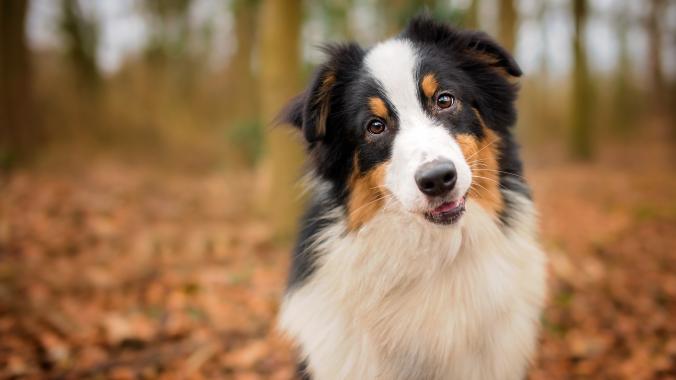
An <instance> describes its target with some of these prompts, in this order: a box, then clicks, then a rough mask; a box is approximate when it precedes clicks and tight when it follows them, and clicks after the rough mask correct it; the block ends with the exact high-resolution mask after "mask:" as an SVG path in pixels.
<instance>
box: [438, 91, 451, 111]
mask: <svg viewBox="0 0 676 380" xmlns="http://www.w3.org/2000/svg"><path fill="white" fill-rule="evenodd" d="M454 103H455V98H454V97H453V95H451V94H449V93H448V92H442V93H441V94H439V95H438V96H437V107H439V108H442V109H446V108H448V107H450V106H452V105H453V104H454Z"/></svg>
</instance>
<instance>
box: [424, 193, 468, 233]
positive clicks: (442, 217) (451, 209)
mask: <svg viewBox="0 0 676 380" xmlns="http://www.w3.org/2000/svg"><path fill="white" fill-rule="evenodd" d="M465 198H466V197H465V196H462V197H459V198H457V199H454V200H450V201H445V202H443V203H441V204H440V205H439V206H436V207H434V208H432V209H430V210H428V211H426V212H425V213H424V214H423V215H424V216H425V219H426V220H427V221H429V222H432V223H434V224H438V225H442V226H450V225H453V224H456V223H457V222H458V221H459V220H460V218H462V216H463V214H464V213H465V200H466V199H465Z"/></svg>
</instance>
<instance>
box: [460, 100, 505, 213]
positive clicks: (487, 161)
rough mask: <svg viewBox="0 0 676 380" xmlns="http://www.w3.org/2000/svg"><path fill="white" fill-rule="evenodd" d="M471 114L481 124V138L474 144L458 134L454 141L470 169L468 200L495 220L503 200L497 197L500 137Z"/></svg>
mask: <svg viewBox="0 0 676 380" xmlns="http://www.w3.org/2000/svg"><path fill="white" fill-rule="evenodd" d="M474 113H475V114H476V115H477V117H478V118H479V120H480V121H481V125H482V127H483V132H484V138H483V139H481V140H478V139H477V138H476V137H475V136H473V135H469V134H460V135H458V136H456V137H455V139H456V141H457V142H458V145H460V149H462V153H463V154H464V156H465V159H466V160H467V163H468V164H469V165H470V168H471V169H472V177H473V178H472V187H471V188H470V191H469V194H468V196H469V197H470V198H472V199H475V200H476V201H477V202H478V203H479V204H480V205H481V206H483V207H484V208H485V209H486V210H487V211H488V212H489V213H490V214H491V215H493V216H496V217H497V215H499V213H500V212H501V211H502V209H503V207H504V200H503V198H502V194H501V193H500V175H499V174H500V172H499V170H500V167H499V165H498V144H500V137H499V136H498V135H497V134H496V133H495V132H493V131H492V130H490V129H488V128H487V127H486V125H485V124H484V122H483V120H482V119H481V116H480V115H479V112H478V111H476V109H475V110H474Z"/></svg>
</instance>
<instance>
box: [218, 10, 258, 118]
mask: <svg viewBox="0 0 676 380" xmlns="http://www.w3.org/2000/svg"><path fill="white" fill-rule="evenodd" d="M258 3H259V1H258V0H235V1H234V2H233V3H232V11H233V13H234V16H235V17H234V19H235V39H236V41H237V50H236V51H235V54H234V55H233V57H232V59H231V61H230V63H229V65H228V70H227V73H226V76H227V78H228V84H229V88H228V94H227V95H228V96H229V97H230V101H229V102H228V106H229V109H228V111H229V112H228V114H229V115H230V116H231V117H232V119H233V120H235V121H236V122H239V121H246V122H249V121H251V120H252V119H255V116H256V111H257V108H258V107H257V103H258V102H257V97H256V92H257V88H256V86H257V84H256V77H255V73H254V69H253V67H254V65H253V62H252V61H253V55H254V54H253V48H254V44H255V31H256V28H257V24H258V23H257V13H256V11H257V7H258Z"/></svg>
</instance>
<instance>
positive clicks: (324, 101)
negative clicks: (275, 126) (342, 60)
mask: <svg viewBox="0 0 676 380" xmlns="http://www.w3.org/2000/svg"><path fill="white" fill-rule="evenodd" d="M335 83H336V74H335V71H334V70H333V69H331V66H330V63H326V64H324V65H322V66H321V67H320V68H319V69H318V70H317V72H316V73H315V76H314V78H313V80H312V82H311V84H310V86H309V87H308V89H307V90H305V91H304V92H303V93H301V94H300V95H298V96H296V97H295V98H293V99H292V100H291V101H290V102H289V104H288V105H287V106H286V107H284V109H283V110H282V112H281V113H280V115H279V116H278V117H277V121H278V122H279V123H288V124H291V125H293V126H294V127H296V128H298V129H300V130H301V132H302V133H303V136H305V139H306V140H307V141H308V142H310V143H313V142H315V141H318V140H321V139H322V137H324V135H325V134H326V122H327V118H328V116H329V111H330V108H331V92H332V90H333V86H334V85H335Z"/></svg>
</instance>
